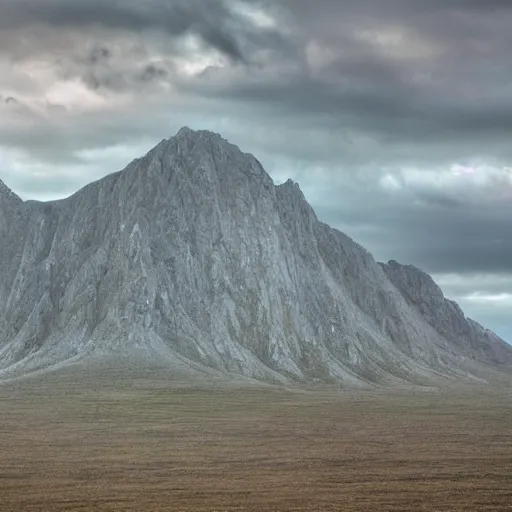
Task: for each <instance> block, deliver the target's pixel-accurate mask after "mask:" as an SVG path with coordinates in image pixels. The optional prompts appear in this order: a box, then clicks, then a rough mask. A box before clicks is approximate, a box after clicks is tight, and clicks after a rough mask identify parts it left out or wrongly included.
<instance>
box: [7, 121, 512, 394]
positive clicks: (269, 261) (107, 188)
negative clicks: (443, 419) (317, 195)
mask: <svg viewBox="0 0 512 512" xmlns="http://www.w3.org/2000/svg"><path fill="white" fill-rule="evenodd" d="M0 235H1V237H2V242H3V243H2V245H1V246H0V300H1V302H2V304H3V305H4V307H3V308H2V310H1V312H0V370H1V371H3V374H12V373H15V372H18V373H19V372H27V371H31V370H35V369H39V368H44V367H49V366H53V365H59V364H64V363H66V362H69V361H74V360H77V359H82V358H88V357H102V356H103V355H105V356H106V355H109V356H111V355H112V354H119V355H120V356H121V355H122V356H123V357H129V356H130V355H133V357H138V358H141V357H142V358H146V359H148V360H152V361H158V362H160V363H161V364H167V365H177V366H180V367H184V366H185V367H186V366H188V367H194V368H198V369H213V370H215V371H219V372H223V373H236V374H241V375H245V376H248V377H255V378H258V379H269V380H277V381H286V380H288V379H298V380H306V381H312V380H318V379H320V380H324V381H332V382H337V383H341V384H344V385H366V384H368V383H372V382H377V383H389V384H392V383H399V382H404V381H406V382H413V383H414V382H417V383H428V382H433V381H438V380H439V379H441V378H455V377H464V378H467V377H468V376H469V377H471V376H475V378H477V377H478V376H479V375H484V374H486V372H487V373H488V372H489V371H490V369H493V370H494V369H505V370H509V368H510V366H511V364H512V350H511V348H510V347H509V346H508V345H506V344H505V343H504V342H503V341H502V340H500V339H499V338H498V337H497V336H496V335H494V334H493V333H491V332H490V331H487V330H485V329H483V328H482V327H481V326H479V325H478V324H476V323H475V322H472V321H471V320H468V319H466V318H465V317H464V315H463V313H462V312H461V311H460V309H459V308H458V306H457V305H456V304H455V303H453V302H451V301H447V300H446V299H444V297H443V295H442V292H441V291H440V289H439V288H438V287H437V286H436V285H435V283H434V282H433V281H432V280H431V278H430V277H429V276H427V275H426V274H424V273H423V272H421V271H419V270H417V269H415V268H413V267H403V266H401V265H398V264H397V263H393V262H390V263H389V264H388V265H383V264H377V263H376V262H375V261H374V259H373V258H372V256H371V255H370V254H369V253H368V252H367V251H366V250H365V249H364V248H362V247H361V246H359V245H358V244H356V243H355V242H353V241H352V240H351V239H350V238H349V237H347V236H345V235H344V234H342V233H340V232H339V231H336V230H334V229H331V228H330V227H329V226H327V225H325V224H323V223H321V222H319V221H318V219H317V217H316V215H315V213H314V211H313V210H312V208H311V207H310V206H309V205H308V203H307V202H306V200H305V198H304V196H303V194H302V192H301V191H300V188H299V186H298V185H297V184H295V183H293V182H291V181H288V182H286V183H284V184H283V185H280V186H274V183H273V182H272V179H271V178H270V177H269V176H268V174H267V173H266V172H265V171H264V169H263V167H262V166H261V164H260V163H259V162H258V161H257V160H256V158H254V157H253V156H252V155H248V154H245V153H242V152H241V151H240V150H239V149H238V148H237V147H236V146H234V145H232V144H230V143H228V142H227V141H225V140H224V139H222V138H221V136H220V135H217V134H213V133H211V132H206V131H198V132H195V131H192V130H190V129H188V128H183V129H182V130H180V132H179V133H178V134H177V135H176V136H175V137H173V138H171V139H169V140H163V141H162V142H161V143H160V144H159V145H157V146H156V147H155V148H154V149H153V150H151V151H150V152H149V153H148V154H147V155H146V156H144V157H143V158H140V159H137V160H135V161H133V162H132V163H131V164H129V165H128V167H127V168H126V169H125V170H124V171H121V172H118V173H115V174H112V175H110V176H107V177H106V178H104V179H102V180H100V181H97V182H94V183H91V184H90V185H88V186H86V187H85V188H84V189H82V190H80V191H79V192H77V193H76V194H74V195H73V196H71V197H69V198H67V199H64V200H61V201H54V202H48V203H41V202H37V201H27V202H23V201H21V200H20V199H19V198H18V197H17V196H15V195H14V194H13V193H12V192H11V191H10V190H9V189H7V187H5V186H4V185H3V184H1V185H0Z"/></svg>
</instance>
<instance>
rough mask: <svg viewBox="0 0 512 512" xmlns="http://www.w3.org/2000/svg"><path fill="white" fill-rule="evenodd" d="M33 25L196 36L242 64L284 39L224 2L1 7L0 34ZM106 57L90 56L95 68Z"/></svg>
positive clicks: (61, 1) (42, 1)
mask: <svg viewBox="0 0 512 512" xmlns="http://www.w3.org/2000/svg"><path fill="white" fill-rule="evenodd" d="M32 25H46V26H49V27H53V28H55V29H57V30H59V29H60V30H63V29H73V30H79V31H81V30H84V29H85V30H87V29H90V28H91V27H101V28H104V29H107V30H108V29H110V30H125V31H129V32H133V33H136V34H141V33H143V32H144V31H161V32H163V33H165V34H167V35H168V36H171V37H179V36H183V35H186V34H194V35H197V36H198V37H200V38H201V40H202V41H203V43H204V44H205V45H206V46H207V47H212V48H215V49H216V50H218V51H220V52H221V53H223V54H224V55H226V56H227V57H229V58H230V59H232V60H233V61H235V62H242V63H243V62H246V61H247V58H248V56H247V55H246V48H245V47H246V46H247V45H250V44H252V45H260V46H264V45H265V39H267V40H271V41H273V42H274V43H279V42H280V38H279V35H278V34H277V33H276V32H274V31H272V30H259V31H255V30H253V28H252V27H251V25H250V23H247V20H245V19H244V18H243V17H241V16H240V15H237V13H236V12H235V11H233V10H232V9H230V8H229V2H226V1H222V0H209V1H208V2H205V1H201V0H173V1H171V2H166V1H164V0H147V1H145V2H138V1H135V0H125V1H123V2H103V1H100V0H80V1H78V0H26V1H23V2H19V1H18V0H1V1H0V30H9V31H13V30H18V31H20V30H27V29H28V28H30V27H31V26H32ZM105 51H106V52H107V53H104V52H105ZM107 57H108V50H106V48H105V47H100V48H99V50H98V52H97V53H94V54H93V55H91V58H92V61H93V62H95V61H97V60H103V59H104V58H107Z"/></svg>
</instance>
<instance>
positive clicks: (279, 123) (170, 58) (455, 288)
mask: <svg viewBox="0 0 512 512" xmlns="http://www.w3.org/2000/svg"><path fill="white" fill-rule="evenodd" d="M511 26H512V2H510V0H315V1H314V2H312V1H310V0H277V1H270V0H268V1H265V0H261V1H257V0H254V1H252V0H233V1H231V0H174V1H173V0H145V1H144V2H141V1H139V0H116V1H114V0H112V1H109V2H106V1H104V0H0V179H2V181H4V182H5V183H6V184H7V185H8V186H9V187H10V188H12V189H13V190H14V191H15V192H17V193H18V194H19V195H20V196H21V197H23V198H25V199H27V198H30V199H42V200H46V199H53V198H59V197H63V196H66V195H69V194H70V193H72V192H75V191H76V190H77V189H78V188H80V187H81V186H83V185H84V184H86V183H88V182H90V181H92V180H93V179H97V178H99V177H101V176H104V175H105V174H108V173H110V172H113V171H117V170H119V169H122V168H124V167H125V165H126V164H127V163H128V162H129V161H130V160H132V159H133V158H135V157H138V156H141V155H143V154H144V153H146V152H147V151H148V150H149V149H150V148H151V147H153V146H154V145H155V144H156V143H157V142H159V141H160V140H161V139H162V138H164V137H165V138H167V137H170V136H171V135H173V134H174V133H175V132H176V131H177V130H178V129H179V128H180V127H181V126H183V125H187V126H190V127H191V128H197V129H211V130H214V131H216V132H219V133H221V134H222V135H223V136H224V137H225V138H228V139H229V140H230V141H232V142H234V143H235V144H237V145H239V146H240V147H241V148H242V149H243V150H244V151H248V152H252V153H254V154H255V155H256V156H257V157H258V159H259V160H260V161H262V163H263V164H264V166H265V167H266V169H267V171H268V172H269V173H270V174H271V175H272V177H273V178H274V180H275V181H276V182H277V183H280V182H282V181H285V180H286V179H287V178H292V179H293V180H295V181H298V182H299V183H300V185H301V188H302V190H303V191H304V193H305V195H306V197H307V198H308V200H309V201H310V202H311V204H312V205H313V207H314V208H315V209H316V211H317V213H318V216H319V217H320V218H321V219H322V220H324V221H326V222H328V223H330V224H331V225H332V226H334V227H337V228H339V229H341V230H343V231H345V232H346V233H347V234H349V235H350V236H352V237H353V238H354V239H355V240H356V241H358V242H360V243H361V244H363V245H364V246H365V247H367V248H368V249H369V250H370V251H371V252H372V253H373V254H374V256H375V257H376V258H377V259H379V260H384V261H387V260H388V259H396V260H398V261H400V262H404V263H412V264H414V265H416V266H418V267H420V268H422V269H424V270H426V271H427V272H429V273H431V274H432V275H433V276H434V278H435V279H436V280H437V281H438V283H440V284H441V286H442V288H443V290H444V291H445V294H446V295H447V296H448V297H450V298H453V299H455V300H457V301H458V302H459V303H460V304H461V306H462V308H463V309H464V310H465V311H466V313H467V314H468V315H469V316H472V317H473V318H475V319H476V320H478V321H480V322H481V323H483V324H484V325H485V326H487V327H490V328H492V329H494V330H495V331H496V332H498V333H499V334H501V335H502V336H503V337H505V339H507V340H508V341H510V342H512V320H510V318H511V315H510V312H511V311H512V140H511V135H512V86H511V82H512V61H511V60H510V49H511V48H512V31H511V30H510V27H511Z"/></svg>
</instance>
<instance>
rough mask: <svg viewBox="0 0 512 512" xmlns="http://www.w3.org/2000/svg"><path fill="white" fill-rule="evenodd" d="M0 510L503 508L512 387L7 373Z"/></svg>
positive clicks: (0, 423) (136, 373) (511, 495)
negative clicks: (287, 385)
mask: <svg viewBox="0 0 512 512" xmlns="http://www.w3.org/2000/svg"><path fill="white" fill-rule="evenodd" d="M0 510H1V511H2V512H11V511H12V512H14V511H16V512H19V511H23V512H25V511H26V512H35V511H45V512H53V511H55V512H56V511H82V512H84V511H115V512H118V511H130V512H131V511H164V510H165V511H173V512H179V511H210V512H213V511H219V512H220V511H258V512H265V511H283V512H285V511H308V512H315V511H358V512H363V511H364V512H367V511H379V512H382V511H404V512H405V511H426V510H428V511H438V512H447V511H468V512H469V511H471V512H484V511H491V510H492V511H506V510H512V390H511V388H510V387H509V386H507V385H503V386H501V387H500V388H494V387H493V388H490V387H488V388H486V387H477V386H470V387H466V388H462V387H460V388H452V389H443V390H431V391H426V390H420V389H410V390H401V391H389V390H375V391H350V390H335V389H326V388H316V389H312V388H310V389H299V388H296V389H284V388H277V387H270V386H264V385H261V386H260V385H258V386H256V385H248V384H247V383H246V384H240V383H236V382H231V383H227V384H221V383H220V382H217V381H213V380H206V379H205V380H195V379H192V380H189V379H185V378H180V377H179V376H177V375H172V374H169V373H166V372H165V371H163V370H161V369H160V370H159V369H156V368H147V369H132V370H114V369H112V368H110V369H109V368H99V369H95V370H88V371H85V370H82V369H80V368H79V367H76V368H70V369H68V370H65V371H64V370H61V371H58V372H55V373H49V374H45V375H43V376H38V377H31V378H26V379H21V380H17V381H11V382H6V383H3V384H0Z"/></svg>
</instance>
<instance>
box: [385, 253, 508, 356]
mask: <svg viewBox="0 0 512 512" xmlns="http://www.w3.org/2000/svg"><path fill="white" fill-rule="evenodd" d="M380 265H381V266H382V268H383V270H384V272H385V273H386V275H387V276H388V278H389V280H390V281H391V282H392V283H393V284H394V285H395V287H396V288H397V289H398V290H400V292H401V293H402V295H403V297H404V298H405V300H406V301H407V303H408V304H409V305H410V306H411V307H413V308H415V309H416V310H417V311H418V312H419V313H420V314H421V315H422V317H423V318H424V319H425V320H426V322H428V323H429V324H430V325H431V326H432V327H433V328H434V329H436V331H437V332H439V333H440V334H441V335H442V336H443V337H444V338H445V339H446V340H448V341H449V342H450V348H451V351H452V352H453V353H454V354H457V353H460V352H462V353H463V355H464V356H466V357H469V358H472V359H474V360H481V359H483V360H488V361H494V362H496V363H508V364H511V363H512V352H511V351H510V346H509V345H508V344H507V343H505V342H504V341H503V340H502V339H500V338H499V337H498V336H497V335H496V334H494V333H493V332H492V331H490V330H489V329H485V328H484V327H482V326H481V325H480V324H478V323H477V322H475V321H474V320H471V319H470V318H466V316H465V315H464V313H463V312H462V310H461V309H460V307H459V305H458V304H457V303H456V302H454V301H452V300H449V299H446V298H445V297H444V295H443V292H442V291H441V289H440V288H439V286H438V285H437V284H436V283H435V282H434V280H433V279H432V277H430V276H429V275H428V274H426V273H425V272H423V271H421V270H420V269H418V268H416V267H414V266H413V265H400V264H399V263H397V262H396V261H394V260H392V261H389V262H388V263H387V264H384V263H380Z"/></svg>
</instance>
